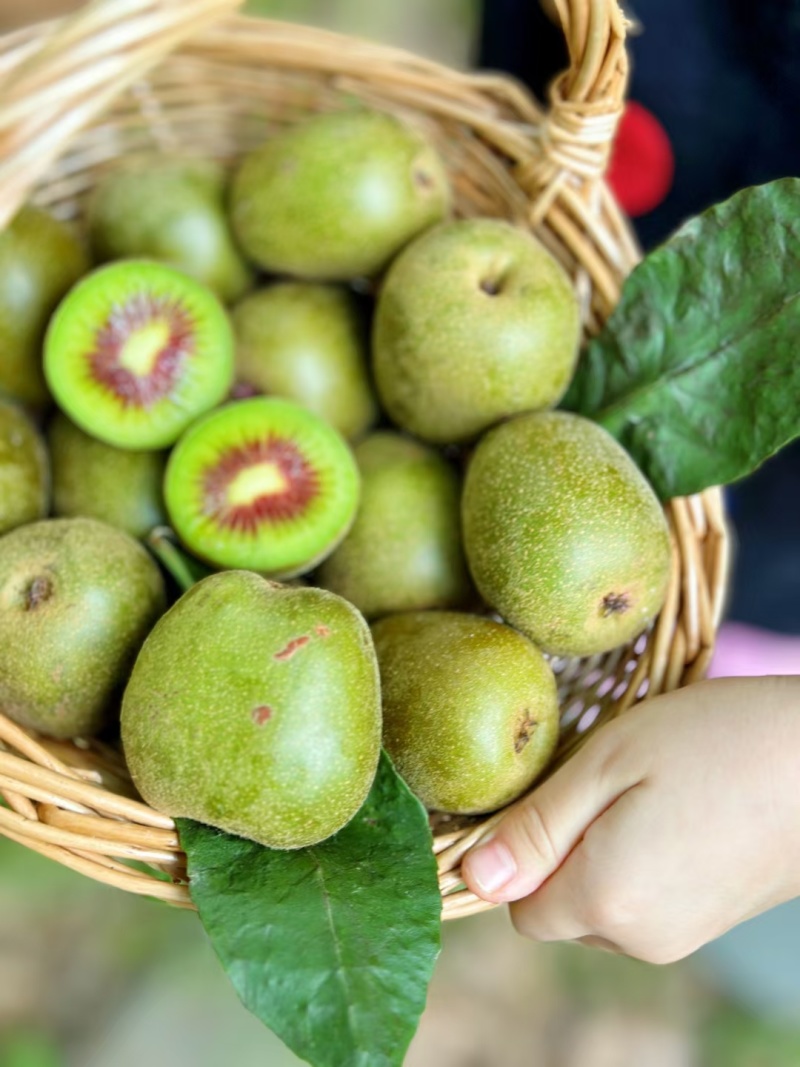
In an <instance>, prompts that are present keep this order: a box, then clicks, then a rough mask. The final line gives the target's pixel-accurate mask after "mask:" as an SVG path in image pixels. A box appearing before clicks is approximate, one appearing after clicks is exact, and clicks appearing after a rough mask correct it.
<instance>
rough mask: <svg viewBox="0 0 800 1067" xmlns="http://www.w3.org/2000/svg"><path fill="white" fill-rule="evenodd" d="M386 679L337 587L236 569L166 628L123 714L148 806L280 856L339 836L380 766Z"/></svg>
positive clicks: (130, 757)
mask: <svg viewBox="0 0 800 1067" xmlns="http://www.w3.org/2000/svg"><path fill="white" fill-rule="evenodd" d="M380 736H381V702H380V680H379V677H378V668H377V663H376V661H375V652H374V649H373V647H372V640H371V638H370V633H369V629H368V628H367V625H366V623H365V622H364V620H363V618H362V617H361V616H360V615H359V613H358V612H357V611H356V609H355V608H354V607H352V606H351V605H350V604H348V603H347V602H346V601H344V600H342V599H341V598H340V597H337V596H334V594H333V593H328V592H326V591H325V590H324V589H287V588H286V587H285V586H280V585H277V584H276V583H274V582H269V581H265V580H264V579H263V578H260V577H259V576H258V575H257V574H252V573H248V572H245V571H226V572H225V573H223V574H215V575H212V576H211V577H209V578H205V579H204V580H203V581H201V582H200V583H199V584H198V585H195V586H194V587H193V588H192V589H191V590H189V592H187V593H186V594H185V595H184V596H183V597H181V599H180V600H179V601H178V602H177V603H176V604H175V605H174V606H173V607H172V608H171V609H170V610H169V612H167V614H166V615H165V616H164V617H163V618H162V619H161V620H159V622H158V623H157V624H156V626H155V629H154V630H153V632H152V633H151V634H150V636H149V637H148V639H147V641H146V642H145V645H144V647H143V649H142V651H141V653H140V654H139V657H138V659H137V661H136V665H135V666H134V668H133V672H132V674H131V678H130V681H129V683H128V686H127V689H126V690H125V696H124V699H123V704H122V742H123V746H124V750H125V758H126V762H127V764H128V766H129V767H130V770H131V773H132V775H133V779H134V781H135V783H136V786H137V788H138V789H139V791H140V792H141V794H142V796H143V797H144V798H145V800H147V801H148V803H149V804H151V805H152V806H153V807H155V808H157V809H158V810H159V811H163V812H165V813H166V814H169V815H171V816H173V817H178V816H182V817H186V818H191V819H196V820H198V821H199V822H203V823H206V824H209V825H211V826H217V827H219V828H221V829H223V830H227V831H228V832H229V833H232V834H237V835H239V836H242V837H247V838H251V839H253V840H255V841H259V842H261V843H262V844H264V845H267V846H268V847H270V848H281V849H294V848H303V847H306V846H309V845H314V844H316V843H317V842H319V841H322V840H324V839H325V838H327V837H330V835H331V834H334V833H336V831H337V830H339V829H340V828H341V827H342V826H344V825H345V823H347V822H348V821H349V820H350V819H351V818H352V817H353V816H354V815H355V814H356V812H357V811H358V809H359V808H360V807H361V804H362V803H363V801H364V800H365V798H366V796H367V793H368V792H369V789H370V786H371V784H372V781H373V779H374V777H375V770H376V768H377V764H378V755H379V750H380Z"/></svg>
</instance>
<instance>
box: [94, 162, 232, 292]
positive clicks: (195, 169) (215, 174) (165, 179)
mask: <svg viewBox="0 0 800 1067" xmlns="http://www.w3.org/2000/svg"><path fill="white" fill-rule="evenodd" d="M225 186H226V176H225V171H224V170H223V168H222V167H221V166H220V165H219V164H218V163H215V162H212V161H211V160H200V159H169V158H168V159H164V158H163V157H156V158H150V159H141V160H137V161H136V163H134V164H129V165H127V166H124V167H121V168H118V169H116V170H113V171H111V172H109V173H108V174H106V175H104V176H103V177H102V178H101V179H100V181H99V182H98V183H97V185H96V186H95V188H94V191H93V192H92V195H91V198H90V200H89V207H88V211H87V216H88V223H89V232H90V235H91V240H92V247H93V249H94V251H95V254H96V255H97V256H98V258H100V259H101V260H111V259H127V258H129V257H132V256H146V257H148V258H152V259H157V260H159V261H160V262H163V263H169V264H170V265H171V266H173V267H176V268H177V269H178V270H182V271H183V272H184V273H186V274H190V275H191V276H192V277H193V278H196V279H197V280H198V281H199V282H202V283H203V284H204V285H207V286H208V288H209V289H213V291H214V292H215V293H216V294H217V296H219V298H220V300H223V301H224V302H225V303H232V302H233V301H235V300H238V299H240V298H241V297H242V296H243V295H244V293H245V292H247V290H248V289H249V288H250V286H251V285H252V283H253V274H252V271H251V270H250V268H249V267H248V266H247V264H246V262H245V261H244V259H243V257H242V255H241V253H240V252H239V250H238V248H237V247H236V244H235V242H234V240H233V235H232V233H231V231H230V227H229V224H228V219H227V214H226V210H225V192H226V190H225Z"/></svg>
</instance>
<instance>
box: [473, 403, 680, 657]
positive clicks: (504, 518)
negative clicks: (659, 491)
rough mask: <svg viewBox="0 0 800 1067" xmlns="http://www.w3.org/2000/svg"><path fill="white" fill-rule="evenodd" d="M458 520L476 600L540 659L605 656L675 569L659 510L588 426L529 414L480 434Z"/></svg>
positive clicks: (624, 638) (637, 475) (634, 629)
mask: <svg viewBox="0 0 800 1067" xmlns="http://www.w3.org/2000/svg"><path fill="white" fill-rule="evenodd" d="M462 519H463V525H464V545H465V548H466V553H467V560H468V562H469V567H470V570H471V572H472V577H473V579H474V580H475V584H476V585H477V587H478V590H479V592H480V593H481V595H482V596H483V598H484V599H485V600H486V602H487V603H488V604H490V605H491V606H492V607H493V608H494V609H495V610H496V611H498V612H499V613H500V614H501V615H502V617H503V618H504V619H505V620H506V621H507V622H509V623H510V624H511V625H512V626H515V627H516V628H517V629H518V630H521V631H522V632H523V633H525V634H527V635H528V637H530V638H531V640H532V641H535V642H536V644H537V645H538V646H539V647H540V648H542V649H544V650H545V652H550V653H552V654H553V655H557V656H591V655H594V654H595V653H600V652H608V651H610V650H611V649H612V648H617V647H618V646H619V645H624V644H627V642H628V641H632V640H633V639H634V638H635V637H637V636H638V635H639V634H640V633H641V632H642V631H643V630H644V629H645V628H646V627H647V625H648V623H649V622H650V621H651V620H652V619H653V618H655V616H656V615H657V614H658V612H659V611H660V610H661V607H662V605H663V603H664V598H665V596H666V594H667V587H668V585H669V578H670V572H671V570H672V551H671V547H670V534H669V527H668V526H667V521H666V519H665V517H664V510H663V508H662V506H661V504H660V503H659V501H658V498H657V497H656V495H655V493H654V492H653V489H652V488H651V486H650V485H649V484H648V482H647V480H646V479H645V477H644V475H643V474H642V472H641V471H640V470H639V468H638V467H637V466H636V464H635V463H634V462H633V460H632V459H631V457H630V456H629V455H628V453H627V452H626V451H625V449H624V448H623V447H622V446H621V445H620V444H619V443H618V442H617V441H616V440H615V439H614V438H613V437H612V436H611V434H610V433H608V431H607V430H605V429H604V428H603V427H602V426H600V425H598V424H597V423H596V422H592V421H591V420H590V419H584V418H582V417H581V416H580V415H573V414H571V413H569V412H566V411H541V412H532V413H530V414H527V415H519V416H518V417H517V418H515V419H510V420H509V421H508V422H504V423H502V424H501V425H500V426H496V427H495V428H494V429H493V430H490V431H489V433H487V434H484V436H483V437H482V438H481V440H480V442H479V443H478V446H477V448H476V449H475V451H474V453H473V455H472V458H471V460H470V464H469V467H468V469H467V476H466V479H465V483H464V493H463V497H462Z"/></svg>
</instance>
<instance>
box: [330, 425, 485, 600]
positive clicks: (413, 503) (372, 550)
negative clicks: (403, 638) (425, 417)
mask: <svg viewBox="0 0 800 1067" xmlns="http://www.w3.org/2000/svg"><path fill="white" fill-rule="evenodd" d="M354 455H355V457H356V462H357V463H358V466H359V470H360V471H361V483H362V488H361V502H360V504H359V507H358V512H357V513H356V519H355V522H354V523H353V526H352V528H351V529H350V532H349V533H348V534H347V536H346V537H345V539H344V540H343V541H342V543H341V544H340V545H339V547H338V548H337V549H335V550H334V551H333V553H332V554H331V555H330V556H328V558H327V559H326V560H325V561H324V562H323V564H322V566H321V568H320V570H319V572H318V575H317V578H318V581H319V584H320V585H322V586H324V587H325V588H326V589H332V590H333V592H334V593H338V594H339V595H340V596H343V597H345V599H347V600H349V601H350V602H351V603H353V604H355V605H356V607H357V608H358V609H359V611H361V612H362V613H363V614H364V615H365V616H366V617H367V618H368V619H371V618H377V617H378V616H380V615H388V614H390V613H392V612H398V611H419V610H423V609H425V608H456V607H465V606H466V605H468V604H469V603H470V601H471V599H472V598H473V597H474V591H473V588H472V583H471V581H470V578H469V573H468V571H467V565H466V561H465V559H464V551H463V548H462V546H461V507H460V505H461V480H460V478H459V475H458V474H457V473H456V471H455V469H454V468H453V466H452V465H451V464H450V463H449V462H448V461H447V460H446V459H445V458H444V457H443V456H441V455H440V454H439V453H438V452H436V451H435V450H434V449H432V448H429V447H427V446H426V445H423V444H420V443H419V442H418V441H413V440H410V439H409V438H407V437H403V436H401V435H400V434H397V433H392V432H391V431H381V432H379V433H375V434H371V435H370V436H369V437H367V438H365V439H364V440H363V441H362V442H361V443H360V444H358V445H356V447H355V449H354Z"/></svg>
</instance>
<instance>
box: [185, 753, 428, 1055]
mask: <svg viewBox="0 0 800 1067" xmlns="http://www.w3.org/2000/svg"><path fill="white" fill-rule="evenodd" d="M179 830H180V838H181V845H182V846H183V848H184V850H185V851H186V854H187V856H188V858H189V877H190V887H191V894H192V899H193V900H194V902H195V904H197V907H198V910H199V912H200V918H201V920H202V922H203V925H204V926H205V928H206V931H207V933H208V935H209V937H210V938H211V941H212V943H213V945H214V948H215V950H216V952H217V955H218V956H219V958H220V960H221V961H222V964H223V966H224V967H225V970H226V971H227V973H228V976H229V977H230V979H231V981H232V982H233V985H234V986H235V988H236V991H237V993H238V994H239V996H240V997H241V999H242V1001H243V1002H244V1004H245V1006H246V1007H247V1008H249V1009H250V1011H252V1012H253V1013H254V1014H255V1015H257V1016H258V1017H259V1018H260V1019H261V1020H262V1022H264V1023H266V1025H267V1026H269V1027H270V1029H272V1030H274V1031H275V1033H276V1034H277V1035H278V1036H279V1037H280V1038H282V1040H283V1041H285V1042H286V1044H287V1045H288V1046H289V1048H291V1049H292V1050H293V1051H294V1052H296V1053H297V1055H298V1056H301V1057H303V1059H306V1060H308V1062H309V1063H312V1064H314V1065H315V1067H389V1065H394V1064H401V1063H402V1062H403V1057H404V1055H405V1051H406V1049H407V1047H408V1044H409V1042H410V1041H411V1038H412V1037H413V1036H414V1033H415V1031H416V1028H417V1025H418V1023H419V1017H420V1015H421V1013H422V1010H423V1008H424V1006H425V998H426V994H427V988H428V983H429V981H430V977H431V974H432V972H433V966H434V963H435V961H436V957H437V955H438V953H439V933H440V916H441V898H440V896H439V886H438V881H437V877H436V863H435V860H434V857H433V853H432V850H431V834H430V829H429V826H428V819H427V816H426V814H425V810H424V809H423V807H422V805H421V804H420V803H419V801H418V800H417V799H416V798H415V797H414V796H412V794H411V793H410V792H409V790H408V788H407V787H406V785H405V784H404V783H403V781H402V780H401V779H400V778H399V777H398V775H397V774H396V773H395V771H394V769H393V767H392V765H391V763H390V761H389V759H388V757H387V756H385V755H382V756H381V764H380V767H379V769H378V775H377V778H376V780H375V784H374V786H373V788H372V791H371V793H370V795H369V797H368V798H367V801H366V803H365V804H364V806H363V807H362V809H361V811H360V812H359V813H358V815H356V817H355V819H354V820H353V821H352V822H351V823H349V824H348V825H347V826H346V827H345V828H344V829H343V830H341V831H340V832H339V833H338V834H336V836H335V837H333V838H330V839H329V840H328V841H325V842H323V843H322V844H320V845H316V846H314V847H313V848H306V849H301V850H299V851H296V852H278V851H273V850H271V849H267V848H264V847H262V846H261V845H256V844H254V843H253V842H252V841H244V840H242V839H241V838H236V837H231V836H229V835H227V834H223V833H220V832H219V831H217V830H212V829H209V828H208V827H206V826H201V825H199V824H198V823H193V822H189V821H187V820H180V821H179Z"/></svg>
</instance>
